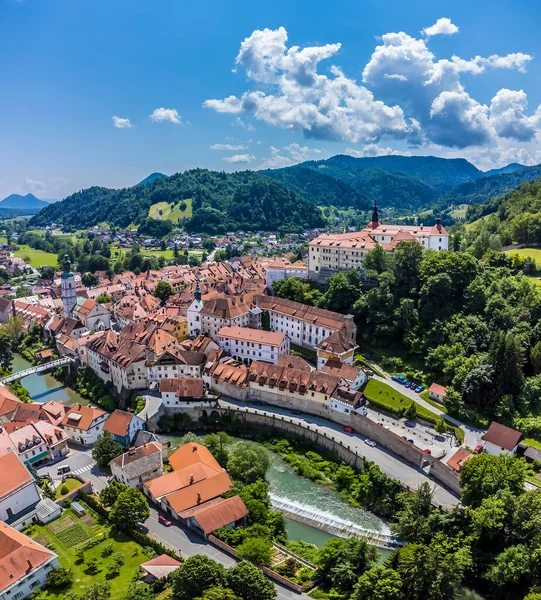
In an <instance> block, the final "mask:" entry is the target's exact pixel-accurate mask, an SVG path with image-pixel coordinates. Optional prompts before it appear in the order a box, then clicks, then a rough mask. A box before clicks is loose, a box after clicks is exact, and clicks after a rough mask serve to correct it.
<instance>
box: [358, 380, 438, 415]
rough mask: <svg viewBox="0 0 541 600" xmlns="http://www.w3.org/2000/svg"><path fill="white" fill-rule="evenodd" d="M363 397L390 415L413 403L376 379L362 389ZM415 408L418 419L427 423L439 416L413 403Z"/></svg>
mask: <svg viewBox="0 0 541 600" xmlns="http://www.w3.org/2000/svg"><path fill="white" fill-rule="evenodd" d="M364 395H365V396H366V397H367V398H368V400H369V401H370V402H372V403H373V404H375V405H379V406H380V407H381V408H383V409H387V410H389V411H390V412H392V413H395V414H399V413H401V412H402V411H403V410H405V409H406V408H408V406H409V405H410V404H411V403H412V402H415V401H414V400H412V399H411V398H409V397H408V396H406V395H404V394H401V393H400V392H399V391H398V390H395V389H394V388H392V387H391V386H390V385H387V384H386V383H383V382H382V381H378V380H377V379H370V380H369V381H368V383H367V384H366V387H365V389H364ZM415 404H416V406H417V415H418V416H419V418H420V419H426V420H427V421H430V422H433V421H434V420H437V419H438V418H439V416H438V415H437V414H436V413H433V412H431V411H429V410H428V409H426V408H425V407H424V406H421V405H420V404H418V403H417V402H415Z"/></svg>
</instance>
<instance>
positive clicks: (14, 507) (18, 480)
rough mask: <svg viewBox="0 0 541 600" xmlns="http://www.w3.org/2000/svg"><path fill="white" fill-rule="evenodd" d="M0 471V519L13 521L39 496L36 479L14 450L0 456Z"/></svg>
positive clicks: (29, 507)
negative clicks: (0, 475)
mask: <svg viewBox="0 0 541 600" xmlns="http://www.w3.org/2000/svg"><path fill="white" fill-rule="evenodd" d="M0 473H2V477H0V520H1V521H7V522H8V523H9V522H12V523H13V522H15V521H17V520H18V519H19V517H20V516H21V515H23V514H25V513H26V512H28V511H29V510H31V509H32V508H34V507H35V506H36V504H37V503H38V502H39V501H40V499H41V498H40V495H39V491H38V487H37V485H36V481H35V480H34V478H33V477H32V475H31V474H30V472H29V471H28V469H27V468H26V466H25V465H24V464H23V463H22V462H21V461H20V460H19V458H18V457H17V455H16V453H15V452H7V453H6V454H4V455H3V456H0ZM0 579H1V577H0ZM0 597H1V596H0Z"/></svg>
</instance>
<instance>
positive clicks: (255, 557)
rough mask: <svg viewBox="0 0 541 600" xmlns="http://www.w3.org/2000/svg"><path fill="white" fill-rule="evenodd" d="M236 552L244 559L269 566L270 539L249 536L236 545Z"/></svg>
mask: <svg viewBox="0 0 541 600" xmlns="http://www.w3.org/2000/svg"><path fill="white" fill-rule="evenodd" d="M252 502H258V500H252ZM237 553H238V555H239V556H240V557H241V558H243V559H245V560H249V561H251V562H254V563H257V564H260V565H265V566H266V567H269V566H270V563H271V554H272V546H271V543H270V540H267V539H265V538H262V537H250V538H247V539H246V540H244V542H243V543H242V544H241V545H240V546H238V547H237Z"/></svg>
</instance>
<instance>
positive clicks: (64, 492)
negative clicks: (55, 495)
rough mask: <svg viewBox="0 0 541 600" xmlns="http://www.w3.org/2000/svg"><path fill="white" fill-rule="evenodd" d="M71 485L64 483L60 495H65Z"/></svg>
mask: <svg viewBox="0 0 541 600" xmlns="http://www.w3.org/2000/svg"><path fill="white" fill-rule="evenodd" d="M69 491H70V490H69V487H68V486H67V485H66V484H65V483H64V484H63V485H62V486H60V495H61V496H65V495H66V494H68V493H69Z"/></svg>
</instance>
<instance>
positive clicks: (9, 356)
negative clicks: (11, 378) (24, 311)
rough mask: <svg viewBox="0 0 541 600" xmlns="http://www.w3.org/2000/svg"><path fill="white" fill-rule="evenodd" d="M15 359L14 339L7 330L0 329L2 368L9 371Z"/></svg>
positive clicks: (0, 367) (0, 366) (0, 360)
mask: <svg viewBox="0 0 541 600" xmlns="http://www.w3.org/2000/svg"><path fill="white" fill-rule="evenodd" d="M12 361H13V339H12V338H11V336H10V335H9V333H8V332H7V331H5V330H4V329H0V369H3V370H5V371H8V370H9V369H10V368H11V362H12Z"/></svg>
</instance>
